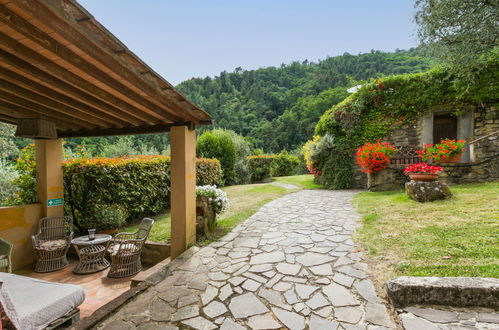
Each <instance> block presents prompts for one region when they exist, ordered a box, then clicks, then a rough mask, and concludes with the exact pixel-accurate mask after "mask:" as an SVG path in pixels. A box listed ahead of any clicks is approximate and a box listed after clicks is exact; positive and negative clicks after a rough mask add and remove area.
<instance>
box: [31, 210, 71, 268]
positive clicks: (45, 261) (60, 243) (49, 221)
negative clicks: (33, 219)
mask: <svg viewBox="0 0 499 330" xmlns="http://www.w3.org/2000/svg"><path fill="white" fill-rule="evenodd" d="M73 235H74V233H73V218H71V217H46V218H42V219H40V222H39V223H38V234H36V235H34V236H31V240H32V242H33V250H34V251H35V257H36V266H35V272H38V273H47V272H53V271H55V270H59V269H63V268H64V267H66V266H67V265H68V260H67V259H66V253H67V252H68V249H69V246H70V245H71V240H72V239H73Z"/></svg>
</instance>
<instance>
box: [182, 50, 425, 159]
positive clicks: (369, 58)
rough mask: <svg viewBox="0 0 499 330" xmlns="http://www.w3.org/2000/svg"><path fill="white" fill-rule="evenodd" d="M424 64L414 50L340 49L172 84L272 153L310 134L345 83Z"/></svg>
mask: <svg viewBox="0 0 499 330" xmlns="http://www.w3.org/2000/svg"><path fill="white" fill-rule="evenodd" d="M428 68H429V64H428V62H427V60H425V59H424V58H423V57H422V56H421V55H420V53H419V51H418V50H416V49H411V50H398V51H396V52H394V53H386V52H381V51H372V52H371V53H367V54H361V55H351V54H348V53H345V54H344V55H341V56H336V57H329V58H326V59H325V60H321V61H319V62H308V61H304V62H302V63H300V62H293V63H291V64H288V65H285V64H283V65H281V67H279V68H276V67H267V68H261V69H257V70H243V69H241V68H236V69H235V70H234V71H233V72H226V71H224V72H222V73H221V74H220V76H217V77H215V78H210V77H206V78H193V79H190V80H187V81H184V82H182V83H181V84H179V85H178V86H177V88H178V89H179V90H180V91H181V92H182V93H184V94H185V95H186V96H187V97H188V98H189V99H191V100H192V101H193V102H195V103H196V104H198V105H199V106H201V107H202V108H203V109H205V110H206V111H208V112H209V113H210V114H211V115H212V116H213V118H214V122H215V124H214V126H215V127H218V128H227V129H232V130H234V131H236V132H237V133H239V134H241V135H243V136H245V137H248V138H249V139H250V141H252V142H253V143H254V146H255V147H260V148H263V149H264V150H265V151H267V152H277V151H279V150H281V149H282V148H286V149H288V150H293V149H295V148H297V147H299V146H300V145H302V144H303V143H304V142H305V141H306V140H307V139H308V138H310V137H311V136H312V134H313V132H314V127H315V124H316V123H317V121H318V119H319V117H320V116H321V115H322V114H323V113H324V111H325V110H327V109H329V108H331V107H332V106H333V105H335V104H337V103H338V102H340V101H342V100H343V99H344V98H345V97H346V96H348V93H347V91H346V89H347V88H348V87H351V86H354V85H357V84H359V83H361V82H362V81H365V80H369V79H371V78H377V77H381V76H385V75H390V74H399V73H411V72H420V71H423V70H425V69H428Z"/></svg>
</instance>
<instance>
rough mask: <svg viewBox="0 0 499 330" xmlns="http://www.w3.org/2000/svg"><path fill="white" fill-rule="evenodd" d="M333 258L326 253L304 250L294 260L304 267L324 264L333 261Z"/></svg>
mask: <svg viewBox="0 0 499 330" xmlns="http://www.w3.org/2000/svg"><path fill="white" fill-rule="evenodd" d="M334 259H335V258H334V257H331V256H330V255H328V254H322V253H316V252H306V253H304V254H302V255H299V256H297V257H296V261H297V262H299V263H300V264H302V265H303V266H306V267H309V266H315V265H320V264H325V263H327V262H331V261H333V260H334Z"/></svg>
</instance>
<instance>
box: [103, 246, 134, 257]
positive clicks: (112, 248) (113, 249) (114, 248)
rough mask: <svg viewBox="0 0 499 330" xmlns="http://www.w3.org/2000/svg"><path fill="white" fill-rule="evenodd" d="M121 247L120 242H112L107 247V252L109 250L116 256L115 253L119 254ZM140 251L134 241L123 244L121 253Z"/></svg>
mask: <svg viewBox="0 0 499 330" xmlns="http://www.w3.org/2000/svg"><path fill="white" fill-rule="evenodd" d="M119 249H120V244H118V243H114V244H111V245H110V246H109V247H108V248H107V252H109V254H110V255H112V256H115V255H117V254H118V250H119ZM138 251H139V248H138V247H137V245H135V244H132V243H125V244H121V251H120V253H125V254H127V253H128V254H132V253H136V252H138Z"/></svg>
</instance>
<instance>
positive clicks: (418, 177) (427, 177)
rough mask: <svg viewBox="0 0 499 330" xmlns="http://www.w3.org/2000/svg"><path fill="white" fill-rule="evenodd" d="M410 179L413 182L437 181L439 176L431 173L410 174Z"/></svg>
mask: <svg viewBox="0 0 499 330" xmlns="http://www.w3.org/2000/svg"><path fill="white" fill-rule="evenodd" d="M409 177H410V178H411V180H413V181H424V182H430V181H436V180H437V179H438V174H430V173H412V174H409Z"/></svg>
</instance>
